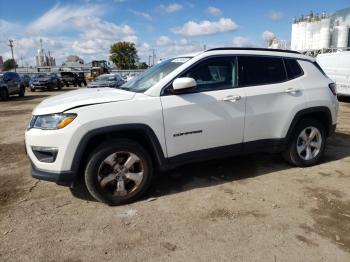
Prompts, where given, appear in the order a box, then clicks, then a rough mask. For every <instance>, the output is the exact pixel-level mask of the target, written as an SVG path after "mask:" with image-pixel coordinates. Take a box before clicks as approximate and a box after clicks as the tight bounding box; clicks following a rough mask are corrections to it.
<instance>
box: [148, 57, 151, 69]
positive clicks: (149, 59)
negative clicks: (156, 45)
mask: <svg viewBox="0 0 350 262" xmlns="http://www.w3.org/2000/svg"><path fill="white" fill-rule="evenodd" d="M151 57H152V56H151V55H149V56H148V66H149V67H151Z"/></svg>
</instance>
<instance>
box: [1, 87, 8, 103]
mask: <svg viewBox="0 0 350 262" xmlns="http://www.w3.org/2000/svg"><path fill="white" fill-rule="evenodd" d="M0 98H1V100H2V101H6V100H8V99H9V93H8V91H7V88H6V87H0Z"/></svg>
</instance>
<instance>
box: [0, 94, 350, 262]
mask: <svg viewBox="0 0 350 262" xmlns="http://www.w3.org/2000/svg"><path fill="white" fill-rule="evenodd" d="M65 90H67V88H66V89H64V90H63V91H61V92H59V91H57V92H56V91H54V92H35V93H31V92H27V93H26V97H24V98H19V97H12V98H11V99H10V101H7V102H0V261H108V260H110V261H271V262H275V261H291V262H296V261H307V262H310V261H332V262H335V261H341V262H344V261H350V186H349V185H350V102H349V101H343V102H341V103H340V112H339V120H338V127H337V131H336V134H335V135H334V136H333V137H332V138H331V139H329V141H328V148H327V151H326V156H325V158H324V161H323V163H322V164H320V165H318V166H314V167H311V168H303V169H302V168H295V167H291V166H288V165H287V164H286V163H285V162H284V161H283V160H282V159H281V157H280V156H279V155H268V154H257V155H250V156H244V157H236V158H232V159H224V160H218V161H212V162H205V163H199V164H195V165H189V166H185V167H182V168H180V169H178V170H175V171H173V172H171V173H169V174H162V175H161V176H159V177H157V179H156V180H155V182H154V184H153V187H152V189H151V190H150V192H149V194H148V195H147V196H146V197H145V198H144V199H143V200H140V201H139V202H137V203H134V204H130V205H126V206H119V207H108V206H106V205H104V204H101V203H98V202H95V201H93V200H92V199H91V197H89V195H88V194H87V193H86V191H85V190H84V188H83V187H78V188H77V189H75V190H74V191H73V192H71V190H70V189H69V188H66V187H60V186H57V185H55V184H53V183H49V182H44V181H39V180H35V179H33V178H31V176H30V174H29V162H28V160H27V159H26V156H25V152H24V144H23V142H24V130H25V128H26V125H27V123H28V121H29V119H30V117H31V111H32V109H33V108H34V107H35V106H36V105H37V104H38V103H39V102H40V101H42V100H43V99H45V98H46V97H48V96H52V95H57V94H59V93H62V92H64V91H65ZM73 195H74V196H73Z"/></svg>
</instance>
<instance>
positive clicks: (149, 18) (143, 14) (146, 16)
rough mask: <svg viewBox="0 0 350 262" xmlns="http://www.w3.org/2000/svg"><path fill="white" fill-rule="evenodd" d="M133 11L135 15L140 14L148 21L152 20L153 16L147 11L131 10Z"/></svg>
mask: <svg viewBox="0 0 350 262" xmlns="http://www.w3.org/2000/svg"><path fill="white" fill-rule="evenodd" d="M130 12H131V13H133V14H134V15H137V16H140V17H142V18H144V19H146V20H148V21H152V16H151V15H150V14H148V13H145V12H139V11H136V10H132V9H131V10H130Z"/></svg>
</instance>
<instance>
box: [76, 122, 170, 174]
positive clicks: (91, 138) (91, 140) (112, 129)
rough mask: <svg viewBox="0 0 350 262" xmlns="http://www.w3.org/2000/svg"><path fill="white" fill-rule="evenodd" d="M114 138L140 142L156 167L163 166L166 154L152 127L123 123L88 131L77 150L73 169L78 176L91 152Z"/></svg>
mask: <svg viewBox="0 0 350 262" xmlns="http://www.w3.org/2000/svg"><path fill="white" fill-rule="evenodd" d="M113 138H127V139H131V140H134V141H136V142H138V143H140V144H141V145H142V146H143V147H144V148H145V149H146V150H147V151H148V152H149V153H150V155H151V159H152V161H153V164H154V165H155V167H159V168H161V166H162V165H163V164H164V162H165V155H164V152H163V149H162V147H161V145H160V142H159V140H158V138H157V136H156V134H155V132H154V131H153V129H152V128H151V127H149V126H148V125H145V124H123V125H115V126H107V127H101V128H97V129H93V130H91V131H89V132H87V133H86V134H85V135H84V136H83V138H82V139H81V140H80V142H79V144H78V147H77V149H76V151H75V154H74V157H73V162H72V166H71V170H72V171H73V172H74V173H75V174H76V176H78V175H79V174H81V173H82V170H83V168H84V167H85V165H86V163H87V160H88V158H89V155H90V153H91V152H92V150H94V148H96V147H97V146H98V145H99V144H101V143H103V142H105V141H107V140H109V139H113Z"/></svg>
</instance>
